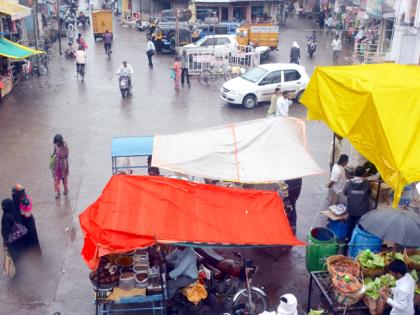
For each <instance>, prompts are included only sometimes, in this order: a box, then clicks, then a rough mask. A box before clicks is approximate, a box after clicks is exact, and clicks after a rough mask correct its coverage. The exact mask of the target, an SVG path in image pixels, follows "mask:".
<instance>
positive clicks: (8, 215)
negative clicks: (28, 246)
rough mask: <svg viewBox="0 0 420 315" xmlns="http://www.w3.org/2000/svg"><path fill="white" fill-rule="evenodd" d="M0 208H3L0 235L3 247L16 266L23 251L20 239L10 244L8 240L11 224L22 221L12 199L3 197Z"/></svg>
mask: <svg viewBox="0 0 420 315" xmlns="http://www.w3.org/2000/svg"><path fill="white" fill-rule="evenodd" d="M1 208H2V209H3V215H2V217H1V236H2V237H3V247H4V248H5V249H7V252H8V253H9V255H10V257H11V258H12V259H13V262H14V264H15V266H16V265H17V263H18V262H19V259H20V257H21V256H22V253H23V245H22V240H17V241H15V242H13V243H12V244H9V243H8V240H9V235H10V233H11V231H12V226H13V224H15V222H16V223H22V222H21V215H20V213H19V212H17V211H16V210H15V207H14V205H13V200H12V199H3V201H2V202H1Z"/></svg>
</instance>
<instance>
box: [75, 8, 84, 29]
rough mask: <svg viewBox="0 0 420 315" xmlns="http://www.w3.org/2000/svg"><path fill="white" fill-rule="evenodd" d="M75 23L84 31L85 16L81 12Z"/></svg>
mask: <svg viewBox="0 0 420 315" xmlns="http://www.w3.org/2000/svg"><path fill="white" fill-rule="evenodd" d="M77 22H78V23H80V24H82V29H85V24H86V16H85V15H84V14H83V12H80V14H79V16H78V17H77Z"/></svg>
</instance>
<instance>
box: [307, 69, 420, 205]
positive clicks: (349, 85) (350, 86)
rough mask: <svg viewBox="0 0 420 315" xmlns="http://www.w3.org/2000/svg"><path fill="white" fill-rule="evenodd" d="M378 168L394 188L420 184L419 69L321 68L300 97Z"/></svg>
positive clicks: (310, 115)
mask: <svg viewBox="0 0 420 315" xmlns="http://www.w3.org/2000/svg"><path fill="white" fill-rule="evenodd" d="M301 102H302V104H304V105H305V106H306V107H307V108H308V119H315V120H323V121H324V122H325V123H326V124H327V125H328V126H329V127H330V128H331V129H332V130H333V131H334V132H335V133H337V134H338V135H340V136H342V137H346V138H348V140H349V141H350V143H351V144H352V145H353V146H354V148H355V149H356V150H357V151H358V152H360V154H361V155H363V156H364V157H365V158H366V159H368V160H369V161H370V162H372V163H373V164H375V166H376V168H377V169H378V171H379V173H380V174H381V176H382V178H383V180H384V181H385V182H386V183H387V184H388V185H390V186H391V187H392V188H393V189H395V198H394V206H397V205H398V201H399V199H400V196H401V192H402V191H403V188H404V186H406V185H407V184H410V183H414V182H417V181H420V158H419V157H420V67H419V66H415V65H410V66H409V65H399V64H370V65H354V66H338V67H317V68H316V69H315V72H314V74H313V75H312V77H311V81H310V82H309V85H308V86H307V88H306V91H305V93H304V94H303V96H302V99H301Z"/></svg>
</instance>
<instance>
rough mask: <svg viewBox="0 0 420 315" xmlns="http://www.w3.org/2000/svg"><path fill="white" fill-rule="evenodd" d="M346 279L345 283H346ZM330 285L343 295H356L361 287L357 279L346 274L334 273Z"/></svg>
mask: <svg viewBox="0 0 420 315" xmlns="http://www.w3.org/2000/svg"><path fill="white" fill-rule="evenodd" d="M346 278H347V281H346ZM331 280H332V285H333V287H334V288H336V289H337V290H340V291H341V292H343V293H349V294H352V293H356V292H359V291H360V289H361V288H362V287H363V284H362V282H361V281H360V280H359V278H357V277H353V276H351V275H348V274H341V275H340V274H338V273H336V274H335V275H334V276H332V279H331Z"/></svg>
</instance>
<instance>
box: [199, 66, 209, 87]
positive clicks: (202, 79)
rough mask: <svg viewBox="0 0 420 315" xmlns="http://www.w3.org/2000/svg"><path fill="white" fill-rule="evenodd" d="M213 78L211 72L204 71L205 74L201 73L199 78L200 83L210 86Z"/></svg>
mask: <svg viewBox="0 0 420 315" xmlns="http://www.w3.org/2000/svg"><path fill="white" fill-rule="evenodd" d="M211 78H212V73H211V72H210V71H209V70H204V71H203V72H201V73H200V75H199V77H198V82H200V84H202V85H205V86H208V85H209V84H210V80H211Z"/></svg>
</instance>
